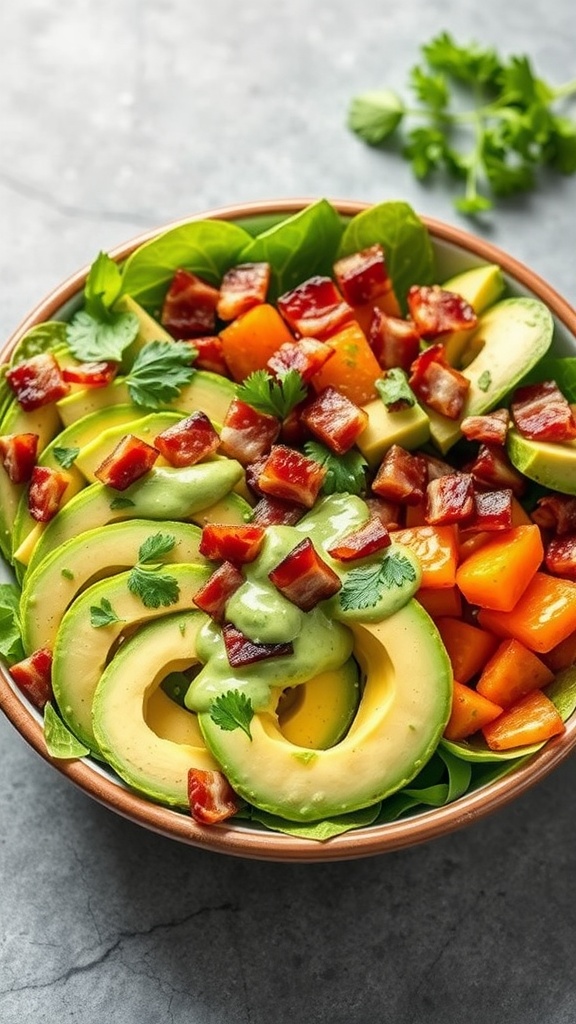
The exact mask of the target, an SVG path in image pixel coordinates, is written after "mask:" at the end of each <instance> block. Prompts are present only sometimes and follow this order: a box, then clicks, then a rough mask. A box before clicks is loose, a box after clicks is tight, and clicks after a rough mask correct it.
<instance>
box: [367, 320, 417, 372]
mask: <svg viewBox="0 0 576 1024" xmlns="http://www.w3.org/2000/svg"><path fill="white" fill-rule="evenodd" d="M368 341H369V342H370V348H371V349H372V351H373V353H374V355H375V356H376V359H377V360H378V362H379V363H380V366H381V367H382V368H383V369H385V370H391V369H393V368H394V367H396V366H399V367H401V369H402V370H406V372H407V373H408V371H409V370H410V367H411V366H412V363H413V362H414V360H415V359H416V358H417V357H418V352H419V351H420V335H419V334H418V331H417V330H416V327H415V326H414V323H413V322H412V320H402V319H401V318H400V317H397V316H387V315H386V314H385V313H383V312H382V310H380V309H375V310H374V315H373V317H372V321H371V324H370V329H369V331H368Z"/></svg>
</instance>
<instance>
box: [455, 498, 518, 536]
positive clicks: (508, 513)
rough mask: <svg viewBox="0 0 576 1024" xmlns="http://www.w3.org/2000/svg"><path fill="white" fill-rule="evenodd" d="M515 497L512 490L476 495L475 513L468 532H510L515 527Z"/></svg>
mask: <svg viewBox="0 0 576 1024" xmlns="http://www.w3.org/2000/svg"><path fill="white" fill-rule="evenodd" d="M513 509H514V506H513V495H512V491H511V490H510V488H504V489H502V490H499V491H480V492H475V494H474V512H473V514H472V516H471V518H470V519H469V520H468V522H467V523H466V524H465V526H466V529H467V530H474V531H479V530H488V531H493V530H510V529H512V527H513V526H514V515H513Z"/></svg>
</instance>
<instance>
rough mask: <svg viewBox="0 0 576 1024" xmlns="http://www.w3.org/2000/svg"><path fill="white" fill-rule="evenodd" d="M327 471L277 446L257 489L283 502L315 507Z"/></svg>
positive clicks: (273, 449)
mask: <svg viewBox="0 0 576 1024" xmlns="http://www.w3.org/2000/svg"><path fill="white" fill-rule="evenodd" d="M326 472H327V470H326V468H325V467H324V466H321V465H320V464H319V463H318V462H315V461H314V459H308V458H306V456H305V455H301V454H300V452H297V451H295V450H294V448H288V447H286V446H285V445H282V444H277V445H274V446H273V447H272V451H271V452H270V455H269V456H268V458H267V459H266V462H265V463H264V465H263V467H262V469H261V471H260V475H259V477H258V487H259V489H260V490H261V491H262V492H263V493H264V494H270V495H272V497H273V498H282V499H283V500H284V501H295V502H297V503H298V504H299V505H305V506H306V508H312V506H313V504H314V502H315V501H316V498H317V497H318V494H319V493H320V488H321V487H322V484H323V483H324V477H325V476H326Z"/></svg>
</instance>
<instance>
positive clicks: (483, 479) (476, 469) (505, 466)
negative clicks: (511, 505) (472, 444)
mask: <svg viewBox="0 0 576 1024" xmlns="http://www.w3.org/2000/svg"><path fill="white" fill-rule="evenodd" d="M466 468H467V472H468V473H471V474H472V476H473V477H474V480H475V481H476V482H477V483H479V484H483V485H484V486H486V487H488V488H490V490H502V489H506V488H508V487H509V488H510V489H511V490H512V493H513V494H514V496H515V497H516V498H520V497H522V495H523V494H524V492H525V490H526V482H525V480H524V477H523V476H522V474H521V473H519V472H518V470H517V469H515V468H514V466H513V465H512V463H511V462H510V460H509V458H508V456H507V455H506V452H505V451H504V450H503V449H502V448H499V447H497V446H495V445H489V444H482V445H480V448H479V449H478V454H477V456H476V459H475V460H474V462H473V463H472V464H471V465H469V466H467V467H466Z"/></svg>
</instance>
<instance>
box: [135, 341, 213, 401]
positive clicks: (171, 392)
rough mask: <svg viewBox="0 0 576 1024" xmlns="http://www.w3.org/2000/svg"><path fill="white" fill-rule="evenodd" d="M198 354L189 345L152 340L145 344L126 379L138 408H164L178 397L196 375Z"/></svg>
mask: <svg viewBox="0 0 576 1024" xmlns="http://www.w3.org/2000/svg"><path fill="white" fill-rule="evenodd" d="M194 356H195V351H194V349H193V348H192V346H191V345H189V344H187V343H186V342H178V341H151V342H150V343H149V344H148V345H144V347H143V348H141V349H140V352H139V353H138V355H137V356H136V359H135V360H134V364H133V366H132V369H131V370H130V372H129V374H128V376H127V377H126V384H127V386H128V393H129V395H130V398H131V399H132V401H133V402H134V404H135V405H139V406H143V407H144V408H145V409H160V408H161V406H163V405H169V404H170V402H172V401H174V399H175V398H178V395H179V394H180V391H181V390H182V388H183V387H184V386H185V385H186V384H189V383H190V381H191V380H192V377H193V376H194V374H195V372H196V371H195V369H194V367H193V366H192V360H193V358H194Z"/></svg>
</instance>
